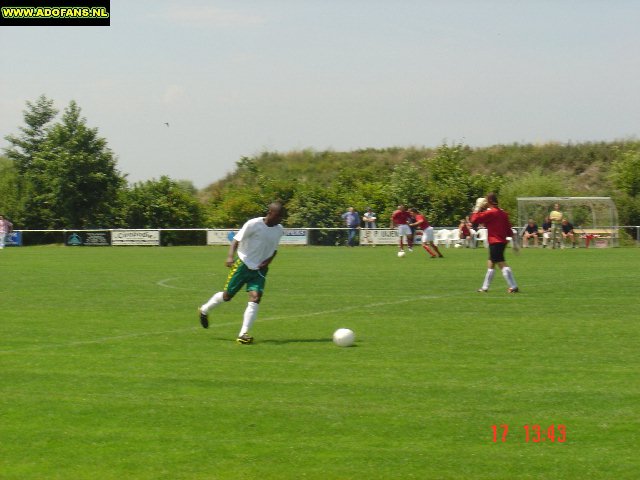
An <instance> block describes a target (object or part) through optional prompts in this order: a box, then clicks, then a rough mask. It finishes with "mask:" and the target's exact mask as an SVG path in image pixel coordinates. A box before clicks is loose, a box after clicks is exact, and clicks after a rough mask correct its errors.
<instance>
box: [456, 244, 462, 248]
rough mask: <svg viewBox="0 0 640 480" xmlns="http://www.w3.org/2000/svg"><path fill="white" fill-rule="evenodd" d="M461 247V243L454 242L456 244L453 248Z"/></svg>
mask: <svg viewBox="0 0 640 480" xmlns="http://www.w3.org/2000/svg"><path fill="white" fill-rule="evenodd" d="M461 247H462V245H460V244H459V243H456V244H455V245H454V248H461Z"/></svg>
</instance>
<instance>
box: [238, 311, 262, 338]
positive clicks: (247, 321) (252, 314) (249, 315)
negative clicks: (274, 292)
mask: <svg viewBox="0 0 640 480" xmlns="http://www.w3.org/2000/svg"><path fill="white" fill-rule="evenodd" d="M258 306H259V304H257V303H256V302H249V303H247V308H246V309H245V311H244V317H243V318H242V329H241V330H240V334H239V335H238V336H240V337H241V336H242V335H244V334H245V333H248V332H249V330H250V329H251V325H253V322H255V320H256V317H257V316H258Z"/></svg>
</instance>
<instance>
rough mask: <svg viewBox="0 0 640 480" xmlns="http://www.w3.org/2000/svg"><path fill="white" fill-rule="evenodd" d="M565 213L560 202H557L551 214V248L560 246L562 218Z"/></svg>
mask: <svg viewBox="0 0 640 480" xmlns="http://www.w3.org/2000/svg"><path fill="white" fill-rule="evenodd" d="M563 217H564V215H563V214H562V212H561V211H560V204H558V203H556V204H555V205H554V206H553V210H552V211H551V213H550V214H549V218H550V219H551V248H556V246H560V242H561V241H562V218H563Z"/></svg>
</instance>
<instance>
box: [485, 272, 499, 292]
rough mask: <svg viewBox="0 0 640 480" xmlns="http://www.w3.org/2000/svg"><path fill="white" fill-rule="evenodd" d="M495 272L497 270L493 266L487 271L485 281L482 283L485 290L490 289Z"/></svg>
mask: <svg viewBox="0 0 640 480" xmlns="http://www.w3.org/2000/svg"><path fill="white" fill-rule="evenodd" d="M494 273H496V271H495V270H494V269H493V268H489V269H488V270H487V273H486V274H485V276H484V283H483V284H482V289H483V290H489V285H491V280H493V274H494Z"/></svg>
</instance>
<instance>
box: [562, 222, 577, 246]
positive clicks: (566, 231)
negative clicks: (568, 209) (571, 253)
mask: <svg viewBox="0 0 640 480" xmlns="http://www.w3.org/2000/svg"><path fill="white" fill-rule="evenodd" d="M567 240H569V241H570V242H571V248H576V236H575V233H574V232H573V225H572V224H571V223H570V222H569V220H567V219H566V218H563V219H562V248H564V245H565V243H566V241H567Z"/></svg>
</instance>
